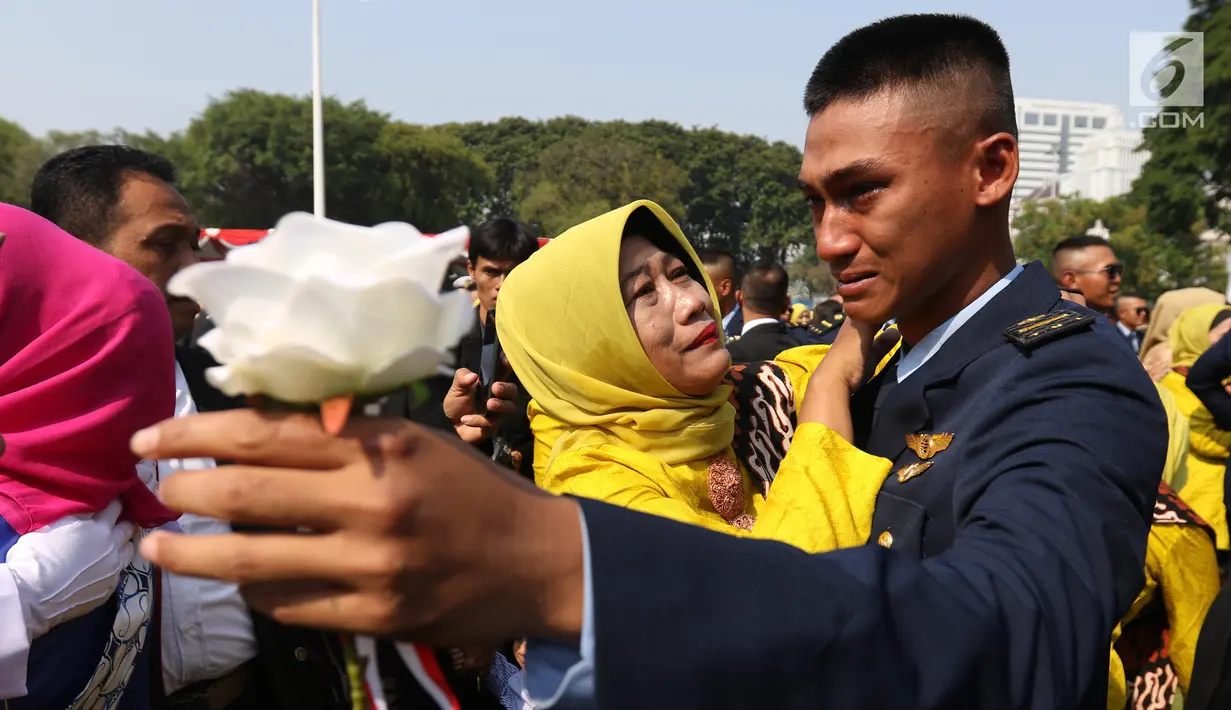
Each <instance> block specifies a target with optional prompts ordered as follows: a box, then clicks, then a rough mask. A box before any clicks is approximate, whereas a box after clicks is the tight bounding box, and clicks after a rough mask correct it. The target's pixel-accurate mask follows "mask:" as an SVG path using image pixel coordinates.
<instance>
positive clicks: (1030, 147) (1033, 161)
mask: <svg viewBox="0 0 1231 710" xmlns="http://www.w3.org/2000/svg"><path fill="white" fill-rule="evenodd" d="M1014 102H1015V103H1016V104H1017V131H1018V144H1019V146H1020V150H1021V171H1020V173H1019V174H1018V177H1017V185H1016V186H1015V187H1014V188H1013V200H1014V201H1018V200H1021V199H1024V198H1026V197H1029V196H1031V194H1032V193H1034V192H1035V191H1036V190H1040V188H1046V187H1049V183H1054V182H1055V181H1056V180H1057V179H1058V178H1059V177H1060V176H1062V175H1065V174H1067V173H1069V172H1072V171H1073V169H1074V167H1075V162H1076V157H1077V154H1078V153H1079V152H1080V151H1081V149H1082V148H1083V147H1084V146H1085V143H1086V141H1087V140H1088V139H1089V138H1090V137H1092V136H1095V135H1098V134H1100V133H1103V132H1105V131H1123V130H1124V115H1123V114H1122V113H1121V112H1120V108H1119V107H1118V106H1116V105H1115V104H1096V103H1086V102H1082V101H1057V100H1051V99H1015V101H1014ZM1050 187H1052V188H1053V189H1054V187H1055V185H1054V184H1053V185H1051V186H1050Z"/></svg>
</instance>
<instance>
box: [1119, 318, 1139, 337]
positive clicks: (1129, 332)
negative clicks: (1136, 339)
mask: <svg viewBox="0 0 1231 710" xmlns="http://www.w3.org/2000/svg"><path fill="white" fill-rule="evenodd" d="M1116 327H1117V328H1119V329H1120V332H1121V333H1123V334H1124V336H1125V337H1129V338H1131V337H1132V336H1133V335H1135V334H1136V333H1135V331H1133V330H1131V329H1129V327H1128V326H1127V325H1124V323H1123V322H1121V321H1116Z"/></svg>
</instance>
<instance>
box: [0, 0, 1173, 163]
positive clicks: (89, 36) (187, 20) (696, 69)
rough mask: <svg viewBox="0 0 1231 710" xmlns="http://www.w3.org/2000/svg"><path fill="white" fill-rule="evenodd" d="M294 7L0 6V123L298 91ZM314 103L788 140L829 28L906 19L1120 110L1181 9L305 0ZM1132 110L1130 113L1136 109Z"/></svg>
mask: <svg viewBox="0 0 1231 710" xmlns="http://www.w3.org/2000/svg"><path fill="white" fill-rule="evenodd" d="M311 5H312V3H311V0H0V30H4V32H3V40H2V41H0V116H2V117H4V118H7V119H9V120H13V121H16V122H18V123H20V124H21V125H22V126H24V127H25V128H26V130H28V131H30V132H32V133H35V134H42V133H45V132H46V131H48V130H51V129H59V130H85V129H89V128H97V129H100V130H109V129H111V128H114V127H122V128H125V129H128V130H130V131H143V130H145V129H153V130H155V131H158V132H160V133H166V132H170V131H174V130H178V129H181V128H184V127H185V126H187V125H188V123H189V122H190V121H191V120H192V118H193V117H194V116H196V115H197V114H198V113H200V112H201V110H202V109H204V108H205V106H206V105H207V104H208V102H209V101H210V100H211V99H212V98H220V97H222V96H224V95H225V94H226V92H227V91H230V90H233V89H238V88H255V89H260V90H263V91H273V92H283V93H293V94H307V93H309V92H310V91H311V78H312V75H311V70H312V53H311V52H312V44H311V28H312V16H311ZM321 5H322V11H321V14H322V26H323V32H322V46H323V52H322V56H323V67H324V68H323V83H324V89H325V93H327V94H330V95H334V96H337V97H338V98H340V99H342V100H344V101H353V100H356V99H363V100H365V101H366V102H367V104H368V105H369V106H371V107H373V108H376V109H378V110H381V111H385V112H388V113H389V114H391V115H392V116H393V117H394V118H396V119H400V120H403V121H409V122H412V123H426V124H434V123H443V122H448V121H475V120H494V119H497V118H500V117H502V116H514V115H515V116H526V117H529V118H551V117H553V116H561V115H567V114H572V115H577V116H582V117H585V118H589V119H599V120H609V119H617V118H620V119H626V120H630V121H637V120H643V119H648V118H656V119H663V120H668V121H674V122H676V123H680V124H683V125H685V126H706V127H708V126H717V127H718V128H721V129H724V130H729V131H735V132H738V133H750V134H754V135H758V136H762V137H765V138H769V139H772V140H785V141H788V142H790V143H794V144H796V145H802V142H803V134H804V130H805V128H806V117H805V116H804V114H803V109H802V107H801V97H802V93H803V87H804V84H805V82H806V81H807V78H808V75H809V74H810V73H811V71H812V68H813V66H814V65H815V64H816V62H817V60H818V59H820V57H821V55H822V54H823V53H824V52H825V50H826V49H827V48H828V47H829V46H830V45H831V44H833V43H834V42H835V41H837V40H838V39H839V38H840V37H841V36H842V35H844V34H845V33H847V32H849V31H851V30H853V29H855V28H857V27H859V26H861V25H864V24H867V23H869V22H872V21H874V20H876V19H879V18H882V17H887V16H890V15H895V14H899V13H903V12H924V11H927V12H962V13H968V14H972V15H974V16H976V17H979V18H980V19H983V20H985V21H987V22H988V23H990V24H991V25H992V26H993V27H995V28H996V29H997V30H998V31H999V32H1000V34H1001V37H1002V38H1003V39H1004V41H1005V44H1006V46H1007V47H1008V50H1009V55H1010V58H1011V62H1012V69H1013V83H1014V87H1015V91H1016V94H1017V95H1018V96H1019V97H1030V98H1049V99H1069V100H1080V101H1099V102H1107V103H1114V104H1118V105H1120V106H1122V107H1123V108H1124V110H1125V112H1126V115H1128V114H1129V108H1128V86H1129V77H1128V73H1129V70H1128V37H1129V33H1130V32H1131V31H1142V30H1146V31H1160V32H1161V31H1171V30H1178V29H1180V28H1181V26H1182V25H1183V23H1184V20H1185V19H1186V17H1187V16H1188V3H1187V2H1185V1H1184V0H1067V1H1062V0H1032V1H1030V2H1022V1H1020V0H995V1H993V0H984V1H983V2H957V1H938V2H930V3H918V2H905V1H903V0H889V1H881V2H868V1H865V2H857V1H852V0H841V1H837V2H835V1H829V2H825V1H822V0H812V1H811V2H804V1H803V0H759V1H744V2H734V1H733V0H706V1H704V2H703V1H702V0H618V1H617V2H603V3H597V2H594V1H593V0H503V1H502V0H469V1H466V0H462V1H458V0H454V1H452V2H449V1H445V2H439V1H438V2H422V1H421V0H321ZM1135 112H1136V110H1135V109H1134V110H1133V114H1134V115H1135Z"/></svg>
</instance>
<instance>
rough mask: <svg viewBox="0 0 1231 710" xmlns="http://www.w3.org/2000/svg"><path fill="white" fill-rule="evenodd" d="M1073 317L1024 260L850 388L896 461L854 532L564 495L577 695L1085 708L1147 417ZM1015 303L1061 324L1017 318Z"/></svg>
mask: <svg viewBox="0 0 1231 710" xmlns="http://www.w3.org/2000/svg"><path fill="white" fill-rule="evenodd" d="M1089 315H1093V314H1092V312H1091V311H1088V310H1086V309H1083V308H1080V307H1077V306H1074V305H1072V304H1070V303H1069V302H1067V301H1062V300H1061V299H1060V294H1059V291H1058V290H1057V289H1056V287H1055V285H1054V283H1053V282H1052V281H1051V279H1050V277H1049V276H1048V275H1047V273H1046V271H1045V270H1044V269H1043V267H1042V266H1041V265H1040V264H1037V263H1036V264H1032V265H1031V266H1029V267H1027V268H1026V269H1025V270H1024V271H1023V272H1022V273H1021V274H1020V275H1019V276H1018V277H1017V279H1016V280H1014V281H1013V283H1012V284H1010V285H1009V286H1008V287H1007V288H1006V289H1005V290H1004V291H1002V292H1001V293H1000V294H998V295H997V296H996V297H995V298H993V299H992V300H991V301H990V302H989V303H988V304H987V305H985V306H984V307H983V309H982V310H981V311H979V312H978V313H977V314H976V315H975V316H974V317H972V318H971V319H970V320H969V321H968V322H966V323H965V324H964V325H963V326H962V327H961V328H960V329H959V330H958V331H957V332H955V333H954V334H953V336H952V337H951V338H950V339H949V340H948V341H947V342H946V343H945V344H944V345H943V346H942V347H941V348H940V349H939V350H938V351H937V352H936V353H935V354H934V355H933V356H932V358H931V359H930V360H928V361H927V362H926V363H925V364H924V365H923V366H922V367H921V368H920V369H919V370H918V371H916V372H914V373H913V374H911V375H910V376H909V377H907V378H906V379H905V380H904V381H903V382H902V383H901V384H897V383H896V382H895V380H896V372H895V371H894V370H890V371H889V372H886V373H885V374H884V377H883V378H882V381H881V382H879V383H875V386H870V387H869V388H867V392H865V393H863V396H862V398H861V399H862V401H861V402H857V403H856V404H860V405H861V406H863V407H864V408H865V409H864V414H862V415H861V416H860V419H861V421H857V423H858V424H859V425H860V426H859V427H857V430H858V433H859V434H861V435H862V437H863V439H864V444H865V445H866V446H867V447H868V449H869V450H871V451H873V452H875V453H877V454H880V455H882V456H885V457H887V458H889V459H892V460H893V471H894V473H892V474H890V478H889V480H888V481H887V482H886V483H885V484H884V487H883V489H882V492H881V494H880V498H879V500H878V502H877V511H876V515H875V519H874V532H873V536H872V537H873V540H872V541H871V544H869V545H866V546H863V547H859V548H854V549H848V550H839V551H836V552H831V553H826V554H822V555H808V554H805V553H803V552H801V551H799V550H796V549H794V548H792V547H789V546H787V545H783V544H778V543H773V542H765V541H756V540H748V539H739V538H733V537H729V536H724V535H721V534H718V533H713V532H708V531H705V530H702V529H699V528H693V527H690V526H686V525H682V524H679V523H675V522H673V521H669V520H665V519H660V518H655V517H652V516H648V515H641V514H637V513H633V512H630V511H626V510H623V509H619V508H614V507H611V506H607V505H604V504H601V503H597V502H593V501H584V500H583V501H582V502H581V505H582V508H583V512H584V515H585V520H586V525H587V531H588V536H589V542H590V553H591V558H590V560H591V571H592V576H593V595H594V607H593V612H594V630H595V634H596V648H595V659H596V663H597V667H596V676H595V679H596V691H597V695H598V701H599V705H600V706H601V707H637V708H641V707H645V708H650V707H669V708H706V709H707V710H712V709H715V708H883V709H888V708H892V709H894V710H909V709H911V708H987V709H989V710H992V709H994V710H1011V709H1014V708H1038V709H1040V710H1042V709H1043V708H1049V709H1050V708H1090V709H1091V710H1093V709H1094V708H1098V709H1099V710H1101V709H1102V708H1104V707H1105V706H1106V679H1107V676H1106V674H1107V666H1108V649H1109V644H1110V634H1111V631H1112V629H1113V628H1114V626H1115V624H1116V622H1117V620H1118V619H1119V618H1120V617H1121V616H1122V615H1123V613H1124V612H1125V611H1126V610H1127V609H1128V607H1129V605H1130V604H1131V602H1132V600H1133V599H1134V597H1135V596H1136V594H1137V592H1138V591H1139V590H1140V589H1141V586H1142V584H1143V581H1144V575H1143V571H1142V565H1143V560H1144V556H1145V543H1146V536H1147V534H1148V532H1149V525H1150V519H1151V509H1152V505H1153V502H1154V498H1155V493H1156V491H1157V487H1158V481H1159V478H1160V476H1161V472H1162V468H1163V461H1164V458H1165V455H1166V448H1167V436H1168V432H1167V421H1166V416H1165V414H1164V412H1163V408H1162V405H1161V403H1160V401H1159V397H1158V394H1157V390H1156V389H1155V388H1154V385H1153V383H1151V382H1150V380H1149V377H1148V376H1147V375H1146V373H1145V372H1144V370H1143V369H1142V367H1141V365H1140V364H1139V363H1138V362H1137V361H1136V359H1134V358H1133V356H1132V353H1130V352H1129V351H1128V349H1126V348H1124V347H1123V345H1122V344H1121V343H1120V342H1118V341H1117V340H1116V339H1117V338H1118V337H1119V335H1118V334H1117V333H1116V332H1115V331H1114V329H1113V328H1112V326H1111V325H1110V324H1109V323H1107V322H1106V321H1105V319H1101V318H1085V317H1084V316H1089ZM1036 316H1045V317H1044V318H1040V319H1035V320H1033V321H1031V323H1034V324H1039V323H1042V324H1043V325H1042V326H1040V328H1042V329H1048V328H1050V327H1051V325H1054V324H1056V323H1062V324H1067V325H1065V326H1064V327H1062V328H1057V329H1055V330H1051V331H1047V332H1043V333H1040V332H1039V330H1040V329H1038V328H1036V329H1034V330H1028V329H1026V328H1025V326H1022V325H1019V324H1022V323H1023V321H1027V319H1031V318H1034V317H1036ZM1049 324H1050V325H1049ZM1032 333H1033V334H1034V335H1031V334H1032ZM1036 336H1037V337H1036ZM1013 338H1018V339H1020V340H1029V342H1028V343H1027V344H1025V345H1020V344H1015V343H1014V342H1011V340H1012V339H1013ZM1031 338H1033V339H1031ZM867 407H870V408H871V409H872V410H875V411H874V413H871V412H869V411H868V410H867ZM869 415H871V417H870V416H869ZM869 418H874V421H873V422H871V423H872V426H871V427H869V426H868V424H869V421H868V420H869ZM908 434H913V435H920V436H921V438H922V439H923V440H927V441H929V442H931V443H930V446H931V447H932V450H930V451H929V450H926V448H925V447H923V446H921V445H920V443H919V441H920V439H915V440H914V441H913V444H909V445H908V441H907V439H906V435H908ZM940 434H951V435H952V438H951V439H948V440H947V441H946V442H944V445H942V441H943V440H944V439H945V437H938V436H931V437H928V436H927V435H940ZM912 446H913V448H912ZM916 449H919V450H923V454H924V455H920V453H918V452H917V451H916ZM925 456H926V458H925ZM928 462H930V464H931V465H929V466H927V467H926V468H925V470H922V471H919V470H918V468H919V467H917V466H916V467H915V468H914V469H908V470H906V471H905V473H906V474H910V475H906V476H900V475H899V474H900V473H902V472H903V469H905V468H908V467H910V466H911V465H912V464H923V463H928ZM902 478H904V479H905V480H904V481H902V482H900V479H902ZM771 495H772V493H771ZM886 535H888V536H892V539H890V538H889V537H886ZM877 541H880V542H882V544H876V542H877Z"/></svg>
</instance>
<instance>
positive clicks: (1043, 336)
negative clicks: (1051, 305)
mask: <svg viewBox="0 0 1231 710" xmlns="http://www.w3.org/2000/svg"><path fill="white" fill-rule="evenodd" d="M1092 325H1094V316H1092V315H1090V314H1089V313H1078V312H1077V311H1070V310H1067V309H1065V310H1059V311H1052V312H1050V313H1043V314H1040V315H1037V316H1030V317H1029V318H1027V319H1026V320H1024V321H1022V322H1020V323H1018V324H1017V325H1014V326H1011V327H1009V328H1005V329H1004V337H1005V339H1006V340H1008V341H1009V342H1010V343H1013V344H1014V345H1017V346H1018V347H1022V348H1026V349H1027V350H1033V349H1034V348H1037V347H1039V346H1040V345H1042V344H1044V343H1050V342H1051V341H1053V340H1057V339H1059V338H1063V337H1064V336H1066V335H1069V334H1071V333H1075V332H1077V331H1079V330H1086V329H1088V328H1090V327H1091V326H1092Z"/></svg>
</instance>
